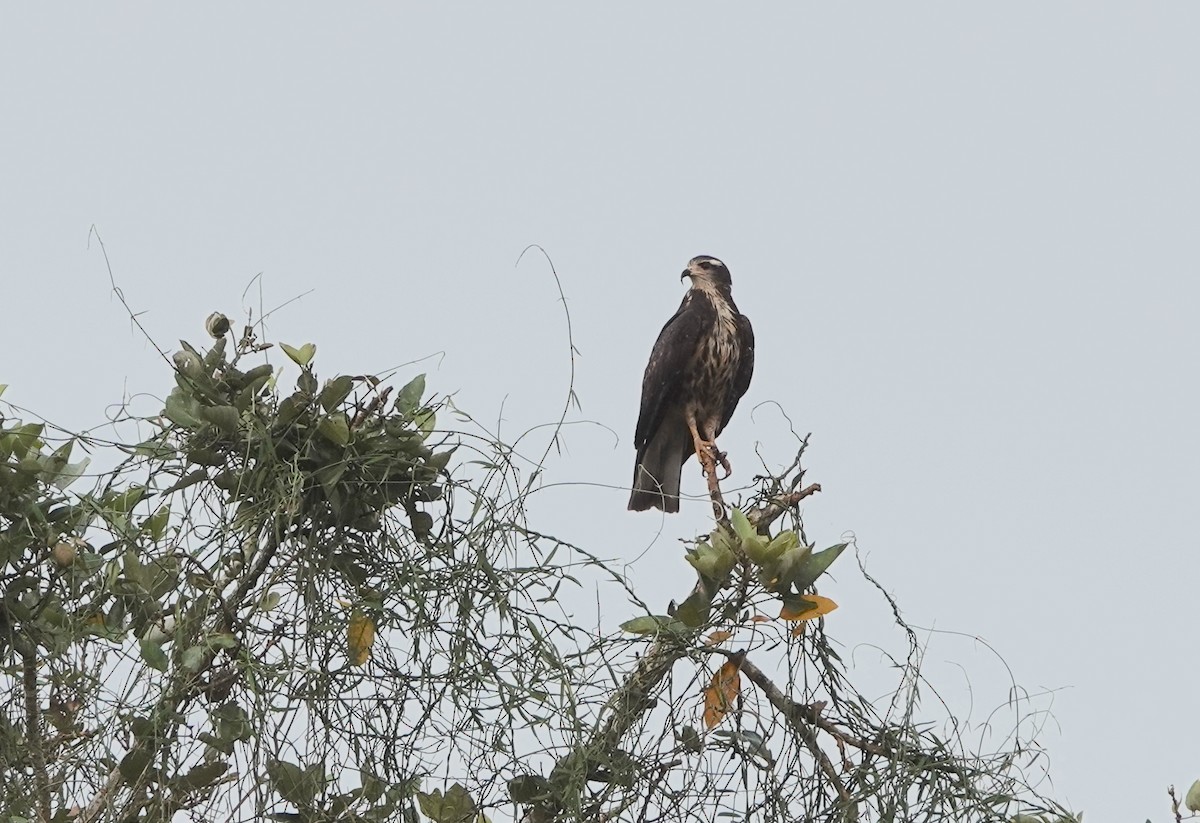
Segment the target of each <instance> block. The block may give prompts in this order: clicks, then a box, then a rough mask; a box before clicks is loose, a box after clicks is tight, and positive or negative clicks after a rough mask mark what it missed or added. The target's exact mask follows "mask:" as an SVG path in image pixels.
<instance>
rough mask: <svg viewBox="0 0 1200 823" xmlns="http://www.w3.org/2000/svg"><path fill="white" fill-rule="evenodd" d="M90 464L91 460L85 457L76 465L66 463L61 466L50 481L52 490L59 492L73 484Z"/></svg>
mask: <svg viewBox="0 0 1200 823" xmlns="http://www.w3.org/2000/svg"><path fill="white" fill-rule="evenodd" d="M91 462H92V458H90V457H85V458H83V459H82V460H80V461H79V462H78V463H68V464H67V465H65V466H63V467H62V468H61V469H59V470H58V473H57V474H56V475H55V478H54V480H53V481H52V483H53V485H54V488H56V489H59V490H61V489H65V488H66V487H67V486H69V485H71V484H72V483H74V482H75V481H76V480H78V479H79V478H80V477H82V476H83V473H84V472H85V471H87V467H88V466H89V465H91Z"/></svg>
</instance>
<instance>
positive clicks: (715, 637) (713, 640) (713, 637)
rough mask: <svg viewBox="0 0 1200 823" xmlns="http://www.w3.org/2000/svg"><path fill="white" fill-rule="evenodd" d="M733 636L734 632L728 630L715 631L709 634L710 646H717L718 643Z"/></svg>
mask: <svg viewBox="0 0 1200 823" xmlns="http://www.w3.org/2000/svg"><path fill="white" fill-rule="evenodd" d="M731 637H733V632H726V631H717V632H713V633H712V634H710V635H709V636H708V641H707V644H708V645H709V646H715V645H717V644H718V643H724V642H725V641H726V640H728V639H729V638H731Z"/></svg>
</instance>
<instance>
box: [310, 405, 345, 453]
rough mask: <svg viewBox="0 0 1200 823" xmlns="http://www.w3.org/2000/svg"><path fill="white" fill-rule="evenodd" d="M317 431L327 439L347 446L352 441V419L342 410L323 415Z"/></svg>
mask: <svg viewBox="0 0 1200 823" xmlns="http://www.w3.org/2000/svg"><path fill="white" fill-rule="evenodd" d="M317 431H319V432H320V433H321V434H322V436H324V437H325V438H326V439H327V440H330V441H332V442H334V443H336V444H338V445H339V446H345V445H347V444H348V443H349V442H350V421H349V420H347V419H346V415H345V414H343V413H342V412H338V413H337V414H331V415H329V416H328V417H322V418H321V422H320V423H319V424H318V425H317Z"/></svg>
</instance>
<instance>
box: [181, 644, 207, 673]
mask: <svg viewBox="0 0 1200 823" xmlns="http://www.w3.org/2000/svg"><path fill="white" fill-rule="evenodd" d="M206 652H207V649H205V648H204V647H203V646H191V647H189V648H188V649H186V650H185V651H184V653H183V655H182V657H180V658H179V662H180V664H181V665H182V666H183V667H184V668H185V669H187V670H188V671H189V672H198V671H200V667H201V666H203V665H204V655H205V653H206Z"/></svg>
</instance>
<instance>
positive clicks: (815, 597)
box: [779, 594, 838, 620]
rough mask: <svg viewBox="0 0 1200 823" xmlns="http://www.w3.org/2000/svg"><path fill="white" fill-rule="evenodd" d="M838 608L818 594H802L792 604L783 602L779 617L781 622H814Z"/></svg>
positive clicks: (835, 604)
mask: <svg viewBox="0 0 1200 823" xmlns="http://www.w3.org/2000/svg"><path fill="white" fill-rule="evenodd" d="M837 607H838V605H837V603H834V602H833V601H832V600H830V599H829V598H828V597H822V596H821V595H819V594H803V595H800V597H798V598H796V600H795V601H793V602H785V603H784V604H783V609H782V610H781V611H780V612H779V617H780V618H781V619H783V620H816V619H817V618H818V617H823V616H825V615H827V614H829V613H830V612H831V611H833V610H834V609H836V608H837Z"/></svg>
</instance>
